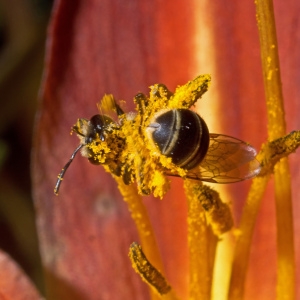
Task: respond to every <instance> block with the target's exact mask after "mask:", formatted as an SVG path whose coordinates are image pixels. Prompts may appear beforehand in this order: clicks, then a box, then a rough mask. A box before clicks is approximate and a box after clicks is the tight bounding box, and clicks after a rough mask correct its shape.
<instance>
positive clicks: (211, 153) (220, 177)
mask: <svg viewBox="0 0 300 300" xmlns="http://www.w3.org/2000/svg"><path fill="white" fill-rule="evenodd" d="M256 154H257V153H256V150H255V149H254V148H253V147H252V146H251V145H249V144H247V143H245V142H243V141H241V140H239V139H236V138H233V137H231V136H227V135H222V134H214V133H212V134H210V144H209V148H208V152H207V154H206V156H205V158H204V159H203V161H202V162H201V164H200V165H199V166H197V167H196V168H194V169H192V170H190V171H189V172H188V174H187V176H186V177H187V178H190V179H196V180H202V181H208V182H214V183H233V182H238V181H242V180H245V179H249V178H252V177H254V176H256V175H257V174H258V173H259V172H260V163H259V162H258V161H257V160H256V158H255V157H256ZM173 176H174V175H173Z"/></svg>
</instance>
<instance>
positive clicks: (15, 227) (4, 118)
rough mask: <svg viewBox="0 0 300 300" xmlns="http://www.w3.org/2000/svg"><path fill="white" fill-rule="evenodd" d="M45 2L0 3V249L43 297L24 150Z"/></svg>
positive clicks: (42, 45) (26, 150)
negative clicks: (18, 266)
mask: <svg viewBox="0 0 300 300" xmlns="http://www.w3.org/2000/svg"><path fill="white" fill-rule="evenodd" d="M52 2H53V1H51V0H0V104H1V108H0V171H1V173H0V174H1V175H0V176H1V178H0V236H1V238H0V248H1V249H2V250H3V251H5V252H7V253H8V254H9V255H10V256H11V257H12V258H13V259H14V260H15V261H17V262H18V263H19V265H20V266H21V267H22V269H23V270H24V271H25V272H26V273H27V274H28V275H29V277H30V278H31V279H32V281H33V282H34V283H35V285H36V286H37V288H38V289H39V290H40V291H41V292H42V293H43V282H42V278H43V276H42V269H41V263H40V256H39V249H38V243H37V233H36V228H35V216H34V209H33V203H32V196H31V181H30V151H31V142H32V134H33V127H34V118H35V113H36V109H37V105H38V93H39V86H40V83H41V78H42V72H43V62H44V52H45V42H46V28H47V23H48V19H49V16H50V10H51V6H52Z"/></svg>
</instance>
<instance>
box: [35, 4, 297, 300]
mask: <svg viewBox="0 0 300 300" xmlns="http://www.w3.org/2000/svg"><path fill="white" fill-rule="evenodd" d="M226 5H227V6H226ZM274 8H275V17H276V27H277V35H278V45H279V56H280V63H281V74H282V85H283V93H284V99H285V113H286V121H287V131H288V132H289V131H291V130H296V129H299V128H300V118H299V111H300V96H299V91H298V90H299V86H300V74H299V70H300V60H299V57H300V56H299V53H300V51H299V50H300V49H299V48H300V36H299V32H300V28H299V26H300V25H299V22H298V19H299V13H300V4H298V3H296V2H295V1H294V2H293V1H287V2H285V3H284V4H283V3H281V2H280V1H276V2H275V3H274ZM205 73H208V74H211V75H212V85H211V87H210V89H209V91H208V92H207V93H206V94H205V95H204V96H203V98H202V99H201V100H199V101H198V103H197V108H196V109H197V111H198V113H199V114H200V115H201V116H202V117H203V118H204V119H205V120H206V122H207V124H208V127H209V129H210V131H211V132H216V133H223V134H228V135H231V136H234V137H237V138H240V139H242V140H245V141H247V142H250V143H251V144H252V145H253V146H255V147H256V148H257V149H259V148H260V146H261V144H262V143H263V142H265V141H266V139H267V118H266V104H265V97H264V87H263V77H262V70H261V60H260V50H259V38H258V30H257V26H256V19H255V6H254V3H253V2H252V1H247V2H246V1H243V2H236V3H230V5H229V4H228V3H227V4H224V3H221V2H220V3H214V2H211V1H201V2H200V3H198V2H196V1H172V2H169V3H166V1H152V2H149V3H146V2H145V3H144V2H142V1H130V2H125V1H96V0H87V1H56V2H55V5H54V8H53V12H52V18H51V22H50V25H49V30H48V40H47V54H46V61H45V71H44V79H43V84H42V88H41V93H40V99H41V101H40V104H39V112H38V119H37V123H36V130H35V136H34V148H33V165H32V174H33V177H32V178H33V192H34V200H35V207H36V214H37V227H38V234H39V241H40V250H41V256H42V261H43V266H44V271H45V279H46V292H47V299H120V298H122V299H150V296H149V292H148V288H147V287H146V285H145V284H144V283H143V282H142V281H141V280H140V278H139V277H138V276H137V275H136V274H135V272H134V271H133V270H132V267H131V264H130V261H129V259H128V255H127V253H128V248H129V245H130V244H131V242H133V241H138V240H139V238H138V236H137V232H136V229H135V226H134V223H133V221H132V219H131V217H130V214H129V212H128V209H127V206H126V204H125V203H124V202H123V201H122V197H121V196H120V194H119V192H118V190H117V187H116V184H115V182H114V181H113V180H112V179H111V176H110V175H109V174H106V173H105V172H104V171H103V169H102V167H99V166H98V167H97V166H93V165H91V164H89V163H88V161H87V160H86V159H84V158H82V157H79V156H78V157H76V159H75V160H74V162H73V164H72V165H71V167H70V169H69V170H68V173H67V174H66V177H65V179H64V182H63V184H62V187H61V191H60V194H59V196H58V197H56V196H54V194H53V187H54V184H55V180H56V177H57V174H58V172H59V171H60V170H61V168H62V167H63V166H64V164H65V163H66V162H67V160H68V159H69V157H70V155H71V153H72V151H73V150H74V149H75V147H76V146H77V145H78V140H77V138H76V137H74V136H70V135H69V132H70V127H71V126H72V125H73V124H74V123H75V122H76V120H77V118H79V117H80V118H81V117H83V118H90V117H91V116H92V115H94V114H96V113H97V108H96V103H97V102H98V101H99V100H100V99H101V98H102V96H103V94H104V93H112V94H114V96H115V97H116V99H122V100H126V103H127V108H128V110H130V109H132V108H133V103H132V98H133V96H134V95H135V94H137V93H138V92H144V93H146V94H147V93H148V90H149V89H148V87H149V86H150V85H152V84H154V83H164V84H166V86H167V87H168V88H169V89H170V90H174V89H175V87H176V86H177V85H179V84H180V85H182V84H184V83H186V82H187V81H188V80H191V79H193V78H194V77H195V76H197V75H199V74H205ZM299 163H300V154H299V151H298V152H297V153H296V154H293V155H291V157H290V167H291V177H292V196H293V211H294V227H295V234H294V237H295V253H296V262H295V263H296V266H299V259H300V241H299V231H300V223H299V218H298V216H297V214H298V212H299V208H300V207H299V206H300V204H299V200H300V192H299V190H298V189H297V184H298V183H299V180H300V171H299ZM249 186H250V182H242V183H237V184H232V185H228V186H219V185H218V186H214V187H215V188H216V189H217V190H218V191H220V194H221V197H222V198H223V200H225V201H230V202H231V203H232V208H233V212H234V216H235V224H236V226H237V227H238V224H239V220H240V216H241V211H242V208H243V205H244V204H245V199H246V196H247V192H248V189H249ZM273 189H274V186H273V182H272V181H271V182H270V184H269V185H268V189H267V191H266V194H265V197H264V199H263V202H262V205H261V209H260V212H259V216H258V220H257V226H256V230H255V234H254V238H253V246H252V249H251V255H250V261H249V271H248V273H247V281H246V286H245V299H274V298H275V292H276V223H275V207H274V200H273V199H274V194H273ZM144 203H145V205H146V207H147V210H148V213H149V216H150V219H151V220H152V222H153V227H154V231H155V234H156V237H157V240H158V244H159V248H160V251H161V254H162V258H163V262H164V265H165V270H166V275H167V278H168V280H169V282H170V283H171V285H172V287H173V288H174V289H175V290H176V292H177V293H178V295H179V297H180V298H181V299H187V294H188V290H187V289H188V287H187V286H188V285H187V282H188V263H189V262H188V249H187V225H186V218H187V207H186V206H187V205H186V201H185V196H184V193H183V189H182V180H181V179H174V180H173V181H172V186H171V190H170V191H169V192H168V193H167V195H166V197H165V198H164V199H163V200H162V201H160V200H158V199H154V198H153V197H145V198H144ZM232 239H233V237H232V236H231V237H229V236H226V237H224V240H232ZM229 243H230V241H229ZM223 253H224V252H223ZM221 254H222V253H221ZM230 259H231V255H230V253H229V254H227V255H225V254H223V258H221V259H220V260H218V262H221V265H222V264H226V263H227V262H229V263H230ZM297 272H298V273H297V277H296V280H297V282H298V283H299V268H298V270H297ZM219 274H221V275H219V276H221V277H222V276H224V277H226V276H228V275H227V274H225V273H224V274H222V272H221V273H219ZM221 277H217V279H216V280H218V278H221ZM298 285H299V284H298ZM297 288H298V290H297V296H298V297H299V296H300V294H299V293H300V290H299V287H297ZM214 290H215V295H218V292H222V284H220V290H219V291H218V282H214ZM223 297H224V295H223ZM216 299H221V298H217V296H216ZM224 299H225V298H224Z"/></svg>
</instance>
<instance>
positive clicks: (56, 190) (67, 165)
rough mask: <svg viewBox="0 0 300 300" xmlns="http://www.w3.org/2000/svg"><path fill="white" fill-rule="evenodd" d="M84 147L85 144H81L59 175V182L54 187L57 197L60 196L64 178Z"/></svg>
mask: <svg viewBox="0 0 300 300" xmlns="http://www.w3.org/2000/svg"><path fill="white" fill-rule="evenodd" d="M83 146H84V144H80V145H79V146H78V147H77V148H76V149H75V150H74V152H73V153H72V155H71V157H70V159H69V161H68V162H67V163H66V165H65V166H64V167H63V168H62V170H61V172H60V173H59V174H58V176H57V181H56V184H55V187H54V194H55V195H58V191H59V188H60V185H61V183H62V181H63V179H64V176H65V173H66V171H67V169H68V168H69V166H70V164H71V163H72V161H73V159H74V157H75V155H76V154H77V152H78V151H79V150H80V149H81V148H82V147H83Z"/></svg>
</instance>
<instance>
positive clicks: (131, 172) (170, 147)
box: [54, 75, 260, 197]
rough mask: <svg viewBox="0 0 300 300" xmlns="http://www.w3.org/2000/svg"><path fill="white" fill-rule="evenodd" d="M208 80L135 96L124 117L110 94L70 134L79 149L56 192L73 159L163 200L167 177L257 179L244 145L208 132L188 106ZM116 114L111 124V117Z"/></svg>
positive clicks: (223, 180)
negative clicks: (85, 161) (78, 158)
mask: <svg viewBox="0 0 300 300" xmlns="http://www.w3.org/2000/svg"><path fill="white" fill-rule="evenodd" d="M209 80H210V77H208V75H201V76H199V77H197V78H195V79H194V80H193V81H190V82H188V83H187V84H186V85H184V86H182V87H179V88H177V90H176V92H175V94H172V93H171V92H170V91H169V90H168V89H167V88H166V86H164V85H162V84H156V85H154V86H152V87H151V92H150V97H149V98H147V97H146V96H145V95H144V94H141V93H140V94H138V95H136V96H135V98H134V102H135V104H136V112H134V113H127V114H126V113H125V112H124V111H123V110H122V109H121V107H120V106H119V105H118V104H117V103H116V101H115V99H114V98H113V96H112V95H106V96H105V97H104V98H103V99H102V101H101V102H100V104H99V105H98V108H99V110H100V112H102V111H106V112H107V114H106V113H105V114H103V113H101V114H97V115H95V116H93V117H92V118H91V119H90V120H88V119H78V121H77V123H76V124H75V125H74V126H73V127H72V131H73V132H75V133H76V134H77V136H78V137H79V139H80V145H79V146H78V147H77V148H76V149H75V151H74V152H73V154H72V156H71V158H70V160H69V161H68V163H67V164H66V165H65V166H64V168H63V169H62V171H61V173H60V174H59V175H58V179H57V182H56V185H55V188H54V192H55V194H58V192H59V188H60V185H61V183H62V179H63V177H64V175H65V172H66V170H67V169H68V167H69V166H70V164H71V163H72V161H73V159H74V157H75V155H76V154H77V153H78V151H80V150H81V154H82V155H83V156H84V157H87V158H88V160H89V161H90V162H91V163H92V164H101V165H103V166H104V167H105V169H106V170H107V171H108V172H110V173H112V174H113V175H114V176H117V177H121V178H122V179H123V181H124V183H125V184H131V183H133V182H136V183H137V187H138V191H139V193H140V194H144V195H148V194H150V193H153V194H154V195H155V196H159V197H162V196H163V195H164V193H165V192H166V188H167V186H168V179H167V177H166V175H169V176H179V177H182V178H190V179H196V180H201V181H208V182H213V183H233V182H238V181H242V180H245V179H249V178H252V177H254V176H256V175H257V174H258V173H259V171H260V163H259V162H258V161H257V160H256V158H255V157H256V150H255V149H254V148H253V147H252V146H251V145H249V144H248V143H246V142H243V141H241V140H239V139H236V138H234V137H230V136H227V135H222V134H214V133H209V130H208V127H207V125H206V123H205V121H204V120H203V118H201V117H200V116H199V115H198V114H197V113H195V112H193V111H191V110H189V108H190V107H191V106H192V105H193V104H194V103H195V102H196V101H197V100H198V99H199V98H200V97H201V95H202V94H203V93H204V92H205V91H206V90H207V87H208V84H209ZM112 112H113V113H114V114H116V116H117V120H113V117H111V116H110V114H111V113H112Z"/></svg>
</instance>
